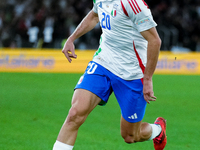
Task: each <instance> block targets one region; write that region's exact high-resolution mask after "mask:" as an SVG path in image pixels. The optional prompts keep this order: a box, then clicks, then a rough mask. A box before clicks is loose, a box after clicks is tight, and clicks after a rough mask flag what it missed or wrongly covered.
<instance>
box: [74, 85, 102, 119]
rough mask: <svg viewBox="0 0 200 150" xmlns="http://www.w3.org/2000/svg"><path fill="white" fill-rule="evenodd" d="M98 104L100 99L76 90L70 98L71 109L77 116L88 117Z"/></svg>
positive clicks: (92, 94) (87, 92) (89, 93)
mask: <svg viewBox="0 0 200 150" xmlns="http://www.w3.org/2000/svg"><path fill="white" fill-rule="evenodd" d="M100 102H101V99H100V98H99V97H98V96H97V95H95V94H94V93H92V92H90V91H88V90H85V89H76V90H75V91H74V95H73V98H72V109H75V111H76V113H78V115H81V116H82V115H88V114H89V113H90V112H91V111H92V110H93V109H94V108H95V107H96V106H97V105H98V104H99V103H100Z"/></svg>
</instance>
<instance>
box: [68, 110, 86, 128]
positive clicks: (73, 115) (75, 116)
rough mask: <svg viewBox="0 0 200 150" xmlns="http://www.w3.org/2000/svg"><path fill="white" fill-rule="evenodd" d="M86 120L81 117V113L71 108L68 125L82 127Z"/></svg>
mask: <svg viewBox="0 0 200 150" xmlns="http://www.w3.org/2000/svg"><path fill="white" fill-rule="evenodd" d="M84 118H85V117H84V116H83V115H80V112H79V111H78V110H77V109H76V108H75V107H71V109H70V110H69V113H68V116H67V120H66V124H68V125H70V126H74V127H80V126H81V125H82V124H83V122H84V120H85V119H84Z"/></svg>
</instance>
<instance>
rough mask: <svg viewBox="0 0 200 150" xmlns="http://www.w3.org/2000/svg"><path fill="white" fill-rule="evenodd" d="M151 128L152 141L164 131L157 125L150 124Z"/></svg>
mask: <svg viewBox="0 0 200 150" xmlns="http://www.w3.org/2000/svg"><path fill="white" fill-rule="evenodd" d="M150 126H151V128H152V134H151V137H150V138H149V140H152V139H154V138H155V137H157V136H158V135H159V134H160V132H161V131H162V128H161V126H160V125H157V124H150Z"/></svg>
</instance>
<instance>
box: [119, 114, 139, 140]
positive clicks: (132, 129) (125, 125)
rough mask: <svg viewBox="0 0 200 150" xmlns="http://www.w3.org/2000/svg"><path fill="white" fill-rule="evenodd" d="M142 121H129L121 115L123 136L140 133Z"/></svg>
mask: <svg viewBox="0 0 200 150" xmlns="http://www.w3.org/2000/svg"><path fill="white" fill-rule="evenodd" d="M141 123H142V121H139V122H135V123H131V122H128V121H126V120H125V119H124V118H123V117H122V116H121V121H120V130H121V135H122V137H126V136H127V135H132V136H136V135H138V134H139V131H140V130H139V129H140V126H141Z"/></svg>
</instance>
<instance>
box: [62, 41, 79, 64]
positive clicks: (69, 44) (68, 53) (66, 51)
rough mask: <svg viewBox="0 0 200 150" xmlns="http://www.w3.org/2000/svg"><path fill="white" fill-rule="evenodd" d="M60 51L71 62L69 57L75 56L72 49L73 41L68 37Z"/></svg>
mask: <svg viewBox="0 0 200 150" xmlns="http://www.w3.org/2000/svg"><path fill="white" fill-rule="evenodd" d="M62 52H63V53H64V54H65V57H66V58H67V60H68V61H69V62H70V63H71V61H72V59H71V58H77V55H76V54H75V50H74V43H73V42H72V41H70V39H68V40H67V41H66V43H65V45H64V47H63V49H62Z"/></svg>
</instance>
